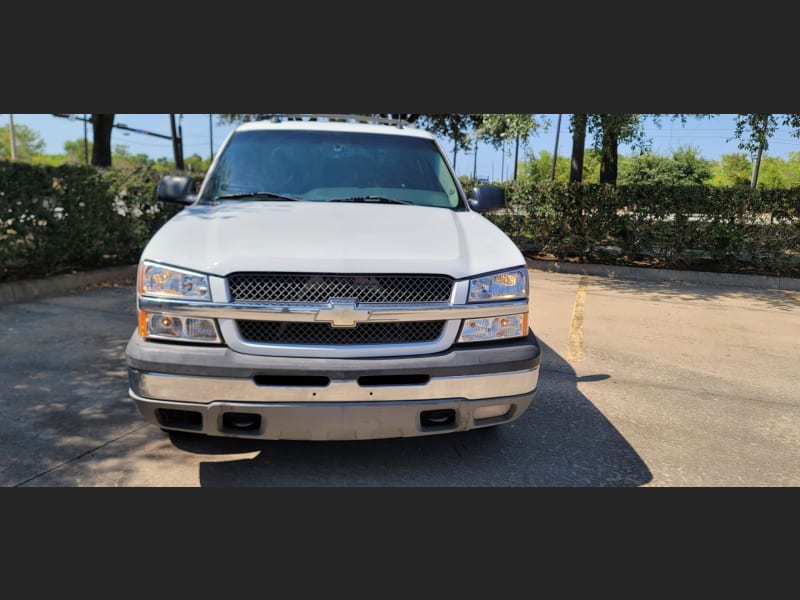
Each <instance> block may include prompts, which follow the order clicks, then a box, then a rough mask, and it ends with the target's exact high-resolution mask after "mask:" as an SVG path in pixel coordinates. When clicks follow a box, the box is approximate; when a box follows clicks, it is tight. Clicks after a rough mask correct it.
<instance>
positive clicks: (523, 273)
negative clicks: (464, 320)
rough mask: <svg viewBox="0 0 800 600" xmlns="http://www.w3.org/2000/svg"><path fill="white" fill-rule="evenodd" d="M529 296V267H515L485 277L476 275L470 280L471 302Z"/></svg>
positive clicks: (517, 298)
mask: <svg viewBox="0 0 800 600" xmlns="http://www.w3.org/2000/svg"><path fill="white" fill-rule="evenodd" d="M527 297H528V271H527V269H513V270H511V271H503V272H502V273H495V274H493V275H486V276H485V277H476V278H475V279H473V280H472V281H470V282H469V296H468V301H469V302H492V301H495V300H524V299H525V298H527Z"/></svg>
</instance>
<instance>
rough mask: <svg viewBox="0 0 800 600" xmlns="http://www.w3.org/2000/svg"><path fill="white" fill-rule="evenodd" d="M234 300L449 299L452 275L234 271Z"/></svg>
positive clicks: (230, 286)
mask: <svg viewBox="0 0 800 600" xmlns="http://www.w3.org/2000/svg"><path fill="white" fill-rule="evenodd" d="M228 289H229V291H230V294H231V302H234V303H238V304H265V303H274V304H284V303H301V304H327V303H328V302H330V301H331V299H336V298H347V299H353V300H354V301H355V302H357V303H358V304H415V303H425V302H449V301H450V295H451V293H452V291H453V279H451V278H450V277H444V276H437V275H308V274H285V273H235V274H233V275H230V276H229V277H228Z"/></svg>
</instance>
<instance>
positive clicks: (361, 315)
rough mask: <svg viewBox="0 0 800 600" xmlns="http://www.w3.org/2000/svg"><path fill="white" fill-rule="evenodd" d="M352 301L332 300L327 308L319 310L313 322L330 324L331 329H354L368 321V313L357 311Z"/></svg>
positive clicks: (366, 311) (355, 304)
mask: <svg viewBox="0 0 800 600" xmlns="http://www.w3.org/2000/svg"><path fill="white" fill-rule="evenodd" d="M356 306H357V303H356V302H355V301H354V300H336V299H332V300H331V301H330V303H329V304H328V306H327V307H325V308H320V309H319V311H317V316H316V317H315V318H314V320H315V321H316V322H318V323H330V324H331V326H332V327H355V326H356V325H358V324H359V323H363V322H365V321H367V320H368V319H369V314H370V311H368V310H359V309H358V308H356Z"/></svg>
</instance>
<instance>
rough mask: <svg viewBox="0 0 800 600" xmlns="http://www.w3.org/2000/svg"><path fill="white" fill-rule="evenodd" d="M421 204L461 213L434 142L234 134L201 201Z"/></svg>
mask: <svg viewBox="0 0 800 600" xmlns="http://www.w3.org/2000/svg"><path fill="white" fill-rule="evenodd" d="M279 196H284V197H286V198H288V199H291V200H306V201H313V202H330V201H338V202H348V201H354V202H364V201H380V202H382V203H393V204H394V203H396V204H417V205H420V206H438V207H442V208H452V209H463V208H464V205H463V203H462V200H461V196H460V194H459V191H458V185H457V182H456V180H455V179H454V178H453V175H452V173H451V172H450V169H449V168H448V166H447V163H446V161H445V159H444V157H443V156H442V155H441V153H440V152H439V149H438V147H437V146H436V144H435V142H434V141H433V140H429V139H424V138H417V137H411V136H399V135H381V134H372V133H350V132H332V131H243V132H238V133H236V134H235V135H234V136H233V137H232V138H231V141H230V143H229V144H228V145H227V146H226V148H225V149H224V151H223V153H222V155H221V156H220V157H219V161H218V163H217V166H216V168H215V169H214V171H213V172H212V173H209V178H208V181H207V182H206V185H205V186H204V189H203V192H202V196H201V198H200V200H201V201H205V202H212V201H217V200H221V201H225V200H228V199H230V200H235V199H243V198H247V199H251V200H256V199H262V200H273V201H276V200H280V199H281V198H280V197H279Z"/></svg>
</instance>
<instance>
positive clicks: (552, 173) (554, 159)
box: [550, 115, 561, 181]
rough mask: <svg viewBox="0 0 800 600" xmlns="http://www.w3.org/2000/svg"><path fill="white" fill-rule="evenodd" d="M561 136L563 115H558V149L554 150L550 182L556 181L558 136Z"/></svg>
mask: <svg viewBox="0 0 800 600" xmlns="http://www.w3.org/2000/svg"><path fill="white" fill-rule="evenodd" d="M560 134H561V115H558V125H556V147H555V149H554V150H553V165H552V166H551V167H550V181H555V180H556V161H557V160H558V136H559V135H560Z"/></svg>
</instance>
